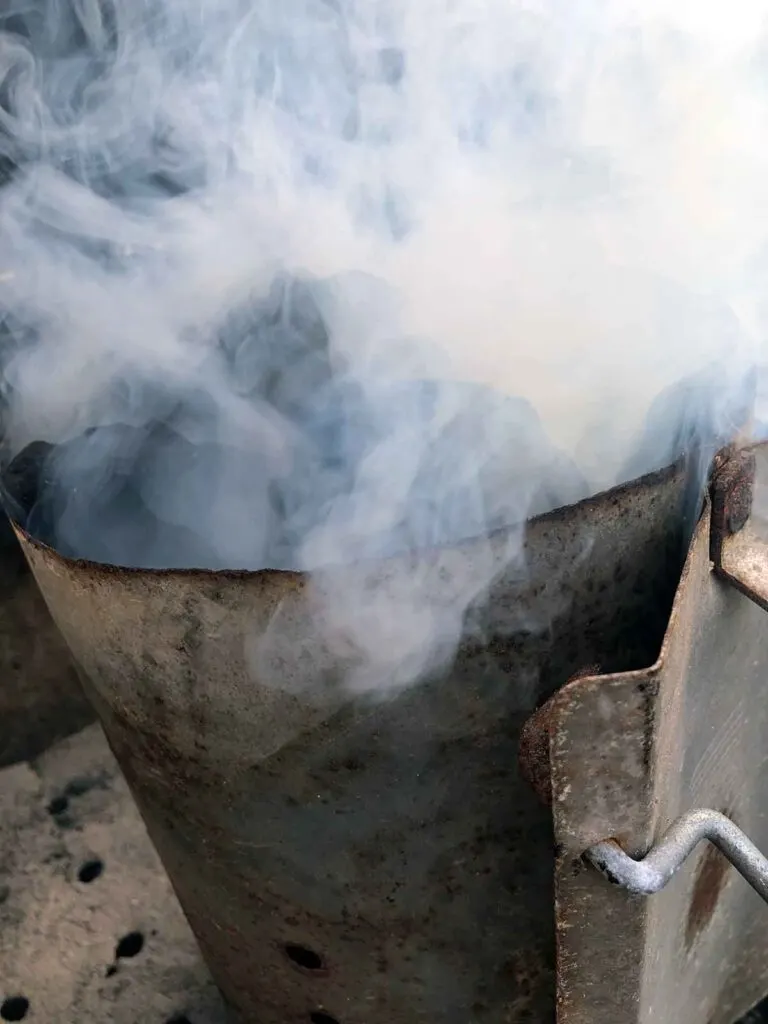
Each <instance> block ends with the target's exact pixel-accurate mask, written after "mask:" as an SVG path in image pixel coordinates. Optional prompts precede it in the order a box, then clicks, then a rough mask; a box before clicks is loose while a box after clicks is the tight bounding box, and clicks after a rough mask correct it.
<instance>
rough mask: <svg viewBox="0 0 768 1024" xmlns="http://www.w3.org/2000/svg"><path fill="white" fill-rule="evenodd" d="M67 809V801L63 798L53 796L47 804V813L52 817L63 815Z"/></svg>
mask: <svg viewBox="0 0 768 1024" xmlns="http://www.w3.org/2000/svg"><path fill="white" fill-rule="evenodd" d="M68 807H69V800H68V799H67V798H66V797H65V796H55V797H54V798H53V800H51V802H50V803H49V804H48V813H49V814H52V815H53V816H54V817H56V815H58V814H63V813H64V812H65V811H66V810H67V808H68Z"/></svg>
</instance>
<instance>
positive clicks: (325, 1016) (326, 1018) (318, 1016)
mask: <svg viewBox="0 0 768 1024" xmlns="http://www.w3.org/2000/svg"><path fill="white" fill-rule="evenodd" d="M309 1019H310V1021H311V1022H312V1024H339V1022H338V1021H337V1020H336V1018H335V1017H332V1016H331V1015H330V1013H323V1012H322V1010H315V1012H314V1013H310V1015H309Z"/></svg>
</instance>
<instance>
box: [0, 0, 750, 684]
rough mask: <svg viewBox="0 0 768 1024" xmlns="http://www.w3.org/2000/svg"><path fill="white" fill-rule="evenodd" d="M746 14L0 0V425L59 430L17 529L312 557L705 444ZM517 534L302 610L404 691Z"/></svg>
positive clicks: (516, 551)
mask: <svg viewBox="0 0 768 1024" xmlns="http://www.w3.org/2000/svg"><path fill="white" fill-rule="evenodd" d="M767 13H768V3H766V2H763V3H757V2H755V3H751V2H750V3H748V2H745V0H737V2H736V3H735V4H731V5H725V6H723V5H720V6H719V7H718V6H712V5H710V6H709V7H706V6H704V7H702V6H701V5H700V4H695V3H693V2H692V0H688V2H685V3H678V4H674V5H669V4H666V3H662V2H661V0H653V2H643V3H639V2H638V3H632V2H630V0H612V2H611V0H605V2H601V3H594V2H591V0H569V2H565V0H540V2H539V3H536V4H531V3H527V2H525V0H421V2H419V3H407V2H405V0H259V2H253V0H39V2H37V0H9V3H6V5H5V6H4V8H3V13H0V30H1V31H0V101H1V102H0V158H2V159H3V160H5V162H6V164H7V166H8V175H9V179H10V180H9V183H8V184H6V186H5V187H4V189H3V190H2V192H1V193H0V308H2V309H3V311H4V316H5V331H6V335H5V342H4V346H5V351H4V354H3V366H4V380H5V402H6V410H5V431H6V444H7V447H8V449H9V451H10V453H11V454H15V453H17V452H18V451H20V450H21V449H22V448H24V446H25V445H27V444H28V443H30V442H32V441H40V440H42V441H48V442H51V443H52V444H56V445H61V444H62V443H63V442H66V443H65V444H63V447H62V448H60V449H59V450H57V451H56V452H54V453H53V454H52V456H51V457H50V459H49V461H48V466H47V470H46V472H47V476H46V479H47V480H48V481H49V483H50V488H49V491H50V493H49V494H48V495H47V496H46V502H47V504H46V507H45V509H43V510H42V511H40V510H38V513H37V514H38V519H37V520H35V518H34V515H33V517H32V523H33V525H34V523H35V522H37V523H38V525H39V527H40V530H41V531H42V532H45V530H43V525H40V524H43V523H45V524H47V525H46V526H45V529H46V530H47V531H48V533H47V536H48V537H49V539H52V540H53V541H54V542H55V543H56V544H57V546H59V547H60V548H61V550H63V551H65V552H67V553H70V554H77V555H81V556H85V557H91V558H95V559H101V560H105V561H112V562H122V563H130V564H138V565H150V566H155V565H158V566H188V565H196V566H203V567H212V568H216V567H236V568H253V569H258V568H262V567H282V566H289V567H293V568H300V569H310V570H311V569H316V568H317V567H320V566H326V565H333V564H337V563H340V562H341V563H344V562H346V563H348V562H350V561H352V562H356V561H358V560H361V559H366V558H375V557H379V556H381V555H385V554H390V553H392V552H398V551H414V550H416V551H420V550H424V549H426V548H429V547H430V546H433V545H437V544H440V543H444V542H446V541H453V540H457V539H461V538H463V537H467V536H471V535H478V534H479V535H484V534H486V533H488V532H490V531H491V530H492V529H494V528H496V527H498V526H501V525H515V524H520V523H521V522H522V521H523V520H524V519H525V517H526V516H527V515H529V514H531V513H534V512H539V511H543V510H546V509H547V508H551V507H554V506H555V505H557V504H563V503H565V502H568V501H572V500H575V499H577V498H578V497H581V496H583V495H585V494H587V493H589V492H595V491H597V490H599V489H601V488H603V487H606V486H610V485H612V484H613V483H616V482H619V481H620V480H622V479H627V478H628V477H629V476H631V475H637V474H639V473H642V472H645V471H649V470H652V469H655V468H659V467H661V466H662V465H665V464H666V463H668V462H670V461H672V460H673V459H674V458H675V457H676V456H677V455H678V454H680V452H681V451H682V450H684V449H686V448H688V447H690V446H691V445H692V444H694V443H696V444H700V445H702V446H703V447H704V448H705V449H706V448H707V446H708V445H709V446H711V445H712V444H714V443H715V442H716V440H717V439H718V438H721V437H722V438H728V437H730V436H732V435H733V434H734V433H735V432H736V431H737V430H739V429H740V428H741V426H742V419H743V418H744V416H745V410H747V409H748V407H749V402H750V391H749V388H750V386H751V384H750V382H753V378H752V376H751V373H752V371H753V370H754V369H755V368H756V367H758V366H759V365H760V364H761V362H762V359H763V352H762V345H763V337H764V334H765V328H766V314H767V313H768V309H767V308H766V305H765V302H764V300H763V298H762V294H763V270H764V268H765V267H766V266H767V265H768V263H767V260H766V257H767V255H768V249H766V237H765V236H766V231H767V229H766V227H765V225H766V223H768V221H766V216H765V214H766V212H768V210H767V207H768V135H767V134H766V130H765V127H766V124H768V120H767V115H768V89H767V86H768V74H767V73H768V62H767V60H766V55H767V54H768V51H766V45H765V44H766V36H765V23H766V22H765V19H766V14H767ZM409 381H410V382H423V381H441V382H443V384H442V385H441V386H434V385H429V386H424V385H422V384H421V383H418V384H411V385H408V384H407V382H409ZM450 382H453V383H450ZM469 383H472V384H475V385H478V386H479V385H483V386H486V387H487V386H490V387H492V388H493V389H494V392H490V391H487V390H486V388H485V387H482V388H481V387H469V386H468V384H469ZM504 395H506V396H511V397H510V398H509V399H505V398H504V397H503V396H504ZM534 410H535V412H534ZM537 416H538V420H537ZM93 428H96V429H95V430H93ZM46 517H47V518H46ZM520 537H521V533H520V531H519V530H518V531H516V532H514V533H513V534H511V535H510V539H509V543H508V544H507V546H506V547H505V550H504V554H503V558H501V559H500V556H499V554H498V552H496V553H495V554H494V556H493V557H491V556H489V557H488V559H487V560H485V561H483V560H482V559H481V560H480V562H479V563H476V564H475V565H474V566H473V569H472V571H471V572H465V571H464V570H462V571H461V572H459V573H458V575H457V577H456V578H455V579H454V584H453V589H452V590H450V593H446V591H445V587H444V581H443V583H438V582H437V581H436V580H433V581H432V582H430V580H431V576H430V573H429V572H426V571H425V568H424V564H422V563H420V564H419V569H418V572H416V570H414V572H413V573H408V574H406V575H405V576H404V577H403V579H402V580H401V582H400V583H399V584H398V585H397V586H392V585H390V586H389V587H388V588H383V589H382V588H379V589H378V590H377V592H376V599H375V602H373V603H371V602H370V601H365V600H364V598H365V593H366V587H364V586H363V585H362V584H361V586H360V587H359V588H358V590H357V591H355V590H354V588H353V593H352V595H351V596H350V594H349V593H347V594H346V597H345V603H344V604H338V605H337V606H336V611H335V613H334V614H335V615H336V617H338V615H339V614H340V613H339V608H343V616H342V617H343V618H344V620H345V622H347V625H348V626H349V621H350V618H351V619H353V620H354V621H359V629H358V628H357V627H355V626H354V622H353V623H352V625H351V626H349V628H350V629H352V630H353V632H355V633H356V634H359V636H360V637H361V638H369V637H374V639H371V640H367V639H364V640H361V641H360V642H361V643H362V644H363V646H365V644H368V646H369V647H370V646H371V645H373V644H376V645H378V648H377V649H379V650H386V651H389V649H390V647H391V646H392V644H393V643H394V640H393V639H392V637H390V633H391V631H392V630H393V629H394V633H393V634H392V636H394V635H395V634H398V635H400V636H401V638H402V636H403V635H405V632H406V631H404V629H403V626H404V617H407V618H408V620H409V621H408V630H409V631H410V633H413V634H416V633H418V642H417V641H416V640H415V639H414V641H413V643H412V644H411V648H412V650H413V651H415V652H416V654H414V655H413V657H412V658H410V655H409V658H410V660H409V661H408V662H407V664H406V662H405V661H403V664H402V665H401V666H400V668H401V669H402V672H400V674H399V675H398V673H397V672H395V673H394V674H393V673H391V672H390V675H391V676H392V677H393V678H394V677H395V676H397V678H401V677H403V678H405V677H408V678H413V677H415V676H418V675H420V674H422V673H423V672H424V671H425V670H426V669H427V668H428V667H429V665H430V663H431V661H433V660H434V659H435V658H437V659H438V660H442V659H444V658H445V657H446V656H448V655H446V653H445V652H446V651H450V650H451V649H453V647H454V646H455V643H456V641H457V639H458V637H459V636H460V634H461V630H462V628H463V627H462V622H463V616H464V614H465V612H466V610H467V608H468V607H469V606H470V605H471V604H472V603H473V602H474V601H476V600H477V599H478V597H479V596H480V595H481V594H482V592H483V591H484V589H485V588H486V587H487V585H488V584H489V582H490V581H491V579H492V578H493V577H494V575H495V574H496V573H498V571H499V569H500V565H501V564H503V563H505V562H506V563H508V562H509V561H510V560H512V561H514V560H515V559H519V557H520ZM417 561H418V559H417ZM438 575H439V574H438ZM438 591H440V592H441V594H442V596H440V597H438ZM388 595H389V596H388ZM408 595H410V596H408ZM361 602H363V603H361ZM326 604H327V606H328V607H330V606H332V605H333V601H332V600H331V598H330V597H329V598H328V601H327V602H326ZM383 605H386V608H384V607H383ZM353 607H354V609H355V615H354V616H351V610H352V608H353ZM332 617H333V616H332ZM377 622H379V623H382V625H381V627H380V631H381V635H380V636H378V635H376V636H374V635H375V634H376V633H377V628H378V627H376V623H377ZM384 623H386V624H387V625H386V630H385V626H384V625H383V624H384ZM393 623H394V625H393ZM385 633H386V635H385ZM406 646H407V645H406ZM377 665H378V663H377ZM403 666H405V667H403ZM403 673H404V675H403ZM375 674H376V675H377V676H378V675H381V676H384V675H386V672H385V671H384V668H382V666H381V665H378V667H377V670H376V673H375ZM363 675H365V673H363ZM363 685H364V687H365V688H366V689H368V688H370V687H371V685H372V684H371V683H370V681H369V680H368V679H367V677H366V682H365V683H364V684H363Z"/></svg>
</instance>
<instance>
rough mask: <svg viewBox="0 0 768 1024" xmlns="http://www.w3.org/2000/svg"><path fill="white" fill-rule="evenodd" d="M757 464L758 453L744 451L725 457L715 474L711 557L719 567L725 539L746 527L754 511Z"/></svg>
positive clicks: (750, 449)
mask: <svg viewBox="0 0 768 1024" xmlns="http://www.w3.org/2000/svg"><path fill="white" fill-rule="evenodd" d="M756 465H757V463H756V453H755V450H754V449H752V448H745V449H742V450H741V451H737V452H733V453H731V454H730V455H728V456H724V457H723V460H722V462H721V464H720V465H719V466H718V467H717V468H716V469H715V472H714V473H713V477H712V486H711V501H712V512H711V527H710V535H709V536H710V540H709V557H710V558H711V560H712V561H713V562H714V564H715V565H719V564H720V561H721V558H722V550H723V544H724V542H725V541H726V539H727V538H728V537H730V536H732V535H733V534H735V533H738V532H739V531H740V530H742V529H743V528H744V527H745V526H746V524H747V520H748V519H749V514H750V512H751V510H752V499H753V494H754V484H755V471H756Z"/></svg>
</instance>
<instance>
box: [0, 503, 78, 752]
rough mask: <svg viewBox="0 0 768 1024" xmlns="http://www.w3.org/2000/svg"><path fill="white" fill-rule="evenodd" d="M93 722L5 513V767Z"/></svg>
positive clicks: (0, 623) (1, 590)
mask: <svg viewBox="0 0 768 1024" xmlns="http://www.w3.org/2000/svg"><path fill="white" fill-rule="evenodd" d="M93 718H94V714H93V710H92V708H91V706H90V704H89V703H88V702H87V700H86V698H85V695H84V694H83V691H82V687H81V686H80V683H79V681H78V678H77V673H76V671H75V667H74V663H73V661H72V658H71V656H70V654H69V651H68V649H67V645H66V644H65V643H64V640H63V639H62V637H61V634H60V633H59V631H58V629H57V628H56V626H55V625H54V623H53V621H52V619H51V616H50V614H49V613H48V609H47V608H46V607H45V602H44V601H43V598H42V597H41V595H40V591H39V590H38V587H37V584H36V583H35V580H34V577H33V576H32V574H31V573H30V571H29V567H28V566H27V563H26V561H25V559H24V556H23V554H22V552H21V549H20V548H19V545H18V542H17V541H16V538H15V537H14V536H13V532H12V531H11V529H10V526H9V525H8V522H7V520H6V519H5V517H4V516H2V513H0V767H3V766H5V765H9V764H13V763H15V762H17V761H23V760H28V759H29V758H33V757H37V755H38V754H40V753H41V752H42V751H43V750H45V749H46V748H47V747H49V746H50V745H51V744H52V743H54V742H55V741H56V740H58V739H62V738H63V737H65V736H68V735H70V734H71V733H73V732H77V731H78V730H79V729H82V728H83V727H84V726H85V725H87V724H88V723H89V722H92V721H93Z"/></svg>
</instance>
